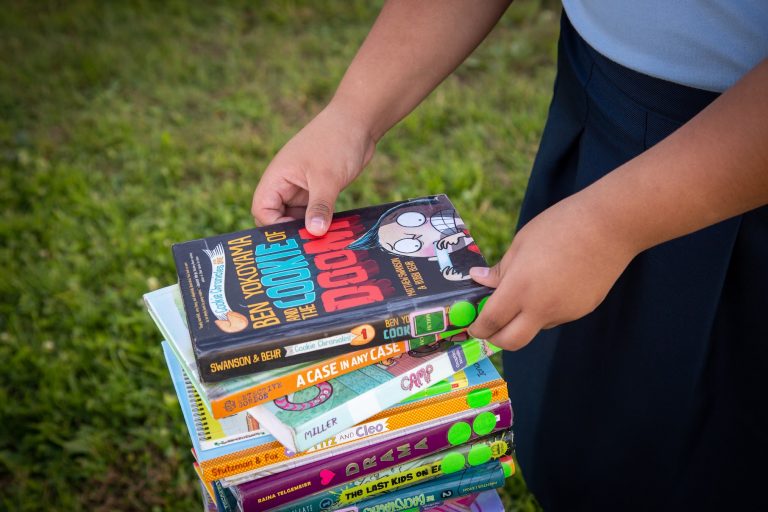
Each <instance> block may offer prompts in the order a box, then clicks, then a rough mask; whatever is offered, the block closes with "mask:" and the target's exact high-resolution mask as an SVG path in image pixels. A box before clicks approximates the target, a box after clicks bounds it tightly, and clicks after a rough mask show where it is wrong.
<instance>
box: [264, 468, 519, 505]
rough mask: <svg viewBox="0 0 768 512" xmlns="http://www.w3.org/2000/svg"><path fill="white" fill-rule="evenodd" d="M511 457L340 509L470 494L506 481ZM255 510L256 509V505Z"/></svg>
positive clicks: (434, 502) (429, 502) (433, 501)
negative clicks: (505, 466)
mask: <svg viewBox="0 0 768 512" xmlns="http://www.w3.org/2000/svg"><path fill="white" fill-rule="evenodd" d="M510 463H511V458H506V459H505V460H504V461H491V462H488V463H486V464H483V465H481V466H476V467H472V468H469V469H465V470H464V471H462V472H459V473H454V474H452V475H447V476H444V477H441V478H438V479H436V480H432V481H429V482H426V483H423V484H419V485H415V486H413V487H407V488H405V489H402V490H401V491H400V492H395V493H387V494H382V495H380V496H377V497H375V498H372V499H370V500H366V501H362V502H360V503H358V504H356V505H353V506H351V507H348V508H344V509H340V510H339V512H399V511H401V510H408V511H416V510H426V509H428V508H432V507H433V506H434V505H437V504H439V503H441V502H443V501H445V500H446V499H454V498H458V497H461V496H466V495H468V494H473V493H477V492H480V491H485V490H488V489H495V488H497V487H501V486H502V485H504V479H505V478H506V476H507V474H508V473H509V470H508V469H504V465H505V464H506V465H507V466H508V467H509V464H510ZM254 510H255V509H254Z"/></svg>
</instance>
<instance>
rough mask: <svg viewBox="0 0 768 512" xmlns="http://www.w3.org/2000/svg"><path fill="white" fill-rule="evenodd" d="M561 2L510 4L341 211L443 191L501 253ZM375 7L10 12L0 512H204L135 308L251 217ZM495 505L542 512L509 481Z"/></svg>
mask: <svg viewBox="0 0 768 512" xmlns="http://www.w3.org/2000/svg"><path fill="white" fill-rule="evenodd" d="M556 9H557V8H556V7H551V6H549V4H547V5H543V6H542V5H540V3H539V2H533V1H532V2H525V3H524V2H520V5H514V6H513V7H512V8H510V10H509V11H508V12H507V14H506V15H505V17H504V18H503V19H502V21H501V23H500V24H499V26H498V27H497V29H496V30H495V31H494V33H493V34H492V35H491V36H490V37H489V38H488V39H487V40H486V42H484V43H483V45H482V46H481V47H480V48H479V49H478V50H477V51H476V52H475V53H474V54H473V55H472V56H471V57H470V59H469V60H468V61H467V62H466V63H465V64H464V65H463V66H462V67H461V68H460V69H459V70H458V71H457V72H456V73H455V74H454V75H452V76H451V77H450V78H449V79H448V80H447V81H446V82H445V83H444V84H443V85H442V86H441V88H440V89H438V90H437V91H436V92H435V93H434V94H433V95H432V96H430V98H429V99H428V100H427V101H426V102H425V103H424V104H423V105H422V106H421V107H419V109H417V111H416V112H415V113H414V114H413V115H411V116H410V117H409V118H407V119H406V120H405V121H404V122H403V123H401V124H400V125H399V126H397V127H395V128H394V129H393V130H392V131H391V132H390V133H389V134H388V135H387V136H386V137H385V138H384V139H383V140H382V141H381V143H380V144H379V148H378V152H377V156H376V157H375V158H374V160H373V161H372V163H371V165H370V169H369V170H368V171H367V172H366V173H365V174H364V175H363V176H362V177H361V179H359V180H358V181H357V182H356V183H355V184H353V185H352V186H351V187H350V188H349V189H348V190H347V191H346V192H344V193H343V194H342V196H341V198H340V201H339V205H338V207H339V208H340V209H343V208H348V207H353V206H362V205H366V204H369V203H377V202H382V201H390V200H396V199H401V198H406V197H414V196H420V195H425V194H429V193H438V192H445V193H447V194H448V195H449V196H450V197H451V198H452V199H453V200H454V202H455V203H456V204H457V206H458V207H459V209H460V211H462V212H463V213H464V217H465V220H466V221H467V223H468V224H469V226H470V228H471V229H472V232H473V235H474V236H475V238H476V239H477V240H478V242H479V243H480V245H481V247H483V249H484V252H485V254H486V255H487V256H488V258H489V259H490V260H492V261H497V260H498V259H499V258H500V256H501V255H502V253H503V251H504V250H505V248H506V246H507V244H508V243H509V241H510V240H511V237H512V234H513V231H514V225H515V222H516V219H517V212H518V209H519V206H520V202H521V198H522V195H523V190H524V187H525V184H526V182H527V177H528V170H529V168H530V166H531V162H532V159H533V155H534V153H535V150H536V147H537V143H538V139H539V136H540V133H541V129H542V125H543V122H544V119H545V115H546V109H547V104H548V100H549V97H550V95H551V82H552V79H553V74H554V69H553V68H554V67H553V62H554V53H555V38H556V32H557V22H556V19H557V17H558V16H557V12H556ZM376 10H377V8H376V6H370V5H368V2H364V1H357V2H348V1H344V2H342V1H338V2H328V3H326V2H323V3H320V2H318V3H314V2H280V3H277V2H269V3H261V2H241V3H234V2H233V3H227V4H226V5H213V3H212V2H207V3H203V2H186V1H177V2H150V1H135V2H99V1H90V2H89V1H72V2H53V1H49V2H21V1H19V2H4V5H3V8H2V9H0V53H1V54H2V55H3V65H2V66H0V205H2V206H1V208H2V218H1V219H2V220H0V258H1V261H2V262H3V263H2V265H3V271H2V279H0V298H1V299H2V300H1V301H0V308H1V309H0V509H5V510H20V511H28V510H95V511H107V510H137V511H138V510H143V511H146V510H149V511H154V510H184V511H186V510H196V509H197V507H199V496H198V489H197V483H196V480H195V476H194V473H193V471H192V468H191V460H192V459H191V455H190V453H189V446H190V444H189V440H188V437H187V433H186V431H185V429H184V426H183V421H182V416H181V413H180V410H179V408H178V405H177V403H176V399H175V395H174V394H173V389H172V386H171V382H170V379H169V377H168V375H167V371H166V369H165V367H164V363H163V359H162V353H161V350H160V346H159V341H160V335H159V332H158V331H157V330H156V328H155V327H154V325H153V324H152V322H151V320H150V319H149V316H148V315H147V314H146V312H145V311H144V307H143V305H142V302H141V296H142V294H143V293H145V292H147V291H149V290H152V289H155V288H157V287H160V286H164V285H167V284H170V283H172V282H174V281H175V271H174V266H173V262H172V259H171V252H170V245H171V244H172V243H174V242H178V241H184V240H188V239H192V238H199V237H201V236H207V235H211V234H215V233H220V232H229V231H234V230H237V229H242V228H247V227H249V226H251V222H252V221H251V218H250V213H249V209H250V199H251V194H252V192H253V189H254V187H255V185H256V183H257V182H258V179H259V175H260V173H261V171H262V170H263V169H264V168H265V166H266V165H267V163H268V162H269V159H270V157H271V155H273V154H274V153H275V152H276V151H277V150H278V149H279V148H280V147H281V145H282V144H284V143H285V141H286V140H288V138H289V137H290V136H291V134H292V133H294V132H295V131H296V130H298V129H299V128H300V127H301V126H302V125H303V123H305V122H306V121H308V120H309V119H310V118H311V117H312V116H313V115H314V114H315V113H316V112H317V111H318V110H319V109H320V108H321V107H322V105H323V104H324V103H325V102H326V101H327V100H328V99H329V98H330V95H331V94H332V92H333V90H334V87H335V84H336V83H337V82H338V80H339V79H340V77H341V75H342V74H343V72H344V69H345V66H346V64H347V63H348V62H349V60H350V59H351V57H352V56H353V54H354V52H355V50H356V48H357V46H358V45H359V44H360V42H361V41H362V39H363V38H364V36H365V34H366V33H367V31H368V28H369V27H370V25H371V23H372V21H373V19H374V18H375V15H376ZM523 470H524V468H523ZM503 496H504V500H505V503H506V505H507V508H508V510H536V509H537V505H536V504H535V501H534V500H533V498H532V497H531V496H530V495H529V494H527V493H526V491H525V488H524V484H523V483H522V480H521V479H519V478H516V479H512V480H511V481H510V483H509V484H508V485H507V487H506V489H505V490H504V491H503Z"/></svg>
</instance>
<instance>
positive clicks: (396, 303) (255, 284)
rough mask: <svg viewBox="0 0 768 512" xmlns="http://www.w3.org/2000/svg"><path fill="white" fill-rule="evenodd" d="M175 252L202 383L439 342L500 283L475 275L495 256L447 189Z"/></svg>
mask: <svg viewBox="0 0 768 512" xmlns="http://www.w3.org/2000/svg"><path fill="white" fill-rule="evenodd" d="M173 254H174V259H175V263H176V269H177V272H178V277H179V285H180V288H181V294H182V298H183V302H184V309H185V311H186V315H187V319H188V324H189V330H190V335H191V340H192V346H193V348H194V355H195V359H196V362H197V366H198V370H199V377H200V380H202V381H204V382H214V381H221V380H225V379H228V378H232V377H236V376H240V375H246V374H249V373H255V372H258V371H264V370H269V369H274V368H278V367H283V366H290V365H295V364H297V363H304V362H307V361H317V360H321V359H327V358H329V357H334V356H338V355H340V354H344V353H347V352H353V351H356V350H360V349H361V348H365V347H368V348H370V347H373V346H376V345H384V344H388V343H394V342H398V341H407V340H412V339H420V338H421V339H426V340H428V341H435V339H436V338H437V337H440V336H445V333H450V332H453V331H460V330H463V329H466V327H467V326H468V325H469V324H470V323H471V322H472V321H473V320H474V319H475V317H476V315H477V311H478V308H479V307H481V301H482V300H483V299H484V298H485V297H487V296H488V295H489V294H490V292H491V290H490V289H489V288H486V287H484V286H481V285H479V284H477V283H475V282H474V281H473V280H472V279H470V276H469V269H470V268H471V267H473V266H486V262H485V260H484V258H483V256H482V255H481V254H480V251H479V249H478V248H477V245H476V244H475V242H474V240H473V238H472V236H471V235H470V234H469V231H468V230H467V227H466V225H465V224H464V222H463V221H462V219H461V217H460V216H459V215H458V213H457V212H456V210H455V208H454V206H453V204H451V202H450V200H449V199H448V198H447V197H446V196H445V195H438V196H430V197H423V198H418V199H411V200H407V201H400V202H396V203H388V204H382V205H378V206H371V207H366V208H360V209H356V210H350V211H347V212H341V213H337V214H335V215H334V218H333V221H332V223H331V225H330V227H329V230H328V233H327V234H326V235H325V236H323V237H315V236H313V235H311V234H310V233H309V232H308V231H307V230H306V229H305V228H304V224H303V221H292V222H287V223H283V224H276V225H272V226H267V227H262V228H254V229H250V230H246V231H240V232H236V233H231V234H227V235H219V236H213V237H208V238H204V239H199V240H193V241H189V242H184V243H180V244H176V245H174V246H173ZM411 348H412V347H411Z"/></svg>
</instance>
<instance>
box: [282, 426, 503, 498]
mask: <svg viewBox="0 0 768 512" xmlns="http://www.w3.org/2000/svg"><path fill="white" fill-rule="evenodd" d="M512 447H513V441H512V431H511V430H506V431H503V432H500V433H498V434H495V435H491V436H485V437H482V438H480V439H478V440H477V441H475V442H473V443H466V444H463V445H460V446H457V447H455V448H453V449H449V450H445V451H441V452H438V453H435V454H434V455H430V456H427V457H422V458H420V459H416V460H412V461H409V462H406V463H404V464H399V465H397V466H393V467H391V468H389V469H386V470H383V471H379V472H378V473H376V474H374V475H371V476H369V477H363V478H359V479H357V480H354V481H352V482H349V483H346V484H343V485H339V486H336V487H334V488H333V489H329V490H327V491H321V492H318V493H315V494H313V495H312V496H309V497H308V498H306V499H302V500H299V501H294V502H292V503H291V504H290V505H287V506H286V507H285V508H283V509H282V510H284V512H303V511H307V510H318V511H319V510H322V511H325V510H333V509H334V508H339V507H341V506H345V505H350V504H352V503H356V502H358V501H362V500H367V499H371V498H373V497H374V496H376V495H379V494H381V493H384V492H393V491H396V490H399V489H402V488H405V487H409V486H412V485H416V484H419V483H422V482H424V481H427V480H431V479H433V478H438V477H440V476H443V475H449V474H452V473H455V472H457V471H462V470H464V469H467V468H470V467H473V466H478V465H480V464H485V463H486V462H488V461H489V460H495V459H499V458H501V457H503V456H505V455H511V454H512V451H513V450H512Z"/></svg>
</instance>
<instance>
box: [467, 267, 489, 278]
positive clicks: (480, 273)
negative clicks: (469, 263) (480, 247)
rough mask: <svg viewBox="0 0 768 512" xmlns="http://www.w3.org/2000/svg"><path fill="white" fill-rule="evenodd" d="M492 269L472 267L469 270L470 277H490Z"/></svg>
mask: <svg viewBox="0 0 768 512" xmlns="http://www.w3.org/2000/svg"><path fill="white" fill-rule="evenodd" d="M489 273H490V269H489V268H488V267H472V268H470V269H469V275H470V276H472V277H488V274H489Z"/></svg>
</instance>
